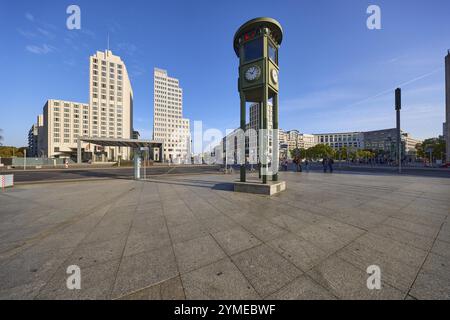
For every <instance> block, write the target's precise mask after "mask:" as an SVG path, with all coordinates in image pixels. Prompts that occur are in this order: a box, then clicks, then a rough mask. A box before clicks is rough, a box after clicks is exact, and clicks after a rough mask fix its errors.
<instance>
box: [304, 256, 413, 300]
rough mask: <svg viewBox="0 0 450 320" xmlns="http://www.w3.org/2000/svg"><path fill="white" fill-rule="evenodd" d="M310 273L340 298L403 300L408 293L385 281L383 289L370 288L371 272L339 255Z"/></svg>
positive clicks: (315, 279) (382, 284)
mask: <svg viewBox="0 0 450 320" xmlns="http://www.w3.org/2000/svg"><path fill="white" fill-rule="evenodd" d="M308 275H309V276H310V277H311V278H312V279H313V280H314V281H316V282H318V283H319V284H320V285H322V287H324V288H325V289H326V290H327V291H330V292H331V293H332V294H333V295H334V296H336V297H338V298H339V299H345V300H372V299H374V300H380V299H381V300H385V299H389V300H390V299H392V300H403V299H404V297H405V296H406V293H402V292H401V291H399V290H397V289H395V288H393V287H391V286H389V285H388V284H386V283H385V282H383V281H382V282H381V290H370V289H368V288H367V279H368V278H369V274H367V273H366V272H364V271H362V270H360V269H359V268H357V267H355V266H354V265H352V264H350V263H348V262H346V261H345V260H343V259H341V258H339V257H337V256H332V257H330V258H328V259H326V260H325V261H324V262H322V263H321V264H320V265H318V266H316V267H314V268H313V269H312V270H311V271H309V272H308Z"/></svg>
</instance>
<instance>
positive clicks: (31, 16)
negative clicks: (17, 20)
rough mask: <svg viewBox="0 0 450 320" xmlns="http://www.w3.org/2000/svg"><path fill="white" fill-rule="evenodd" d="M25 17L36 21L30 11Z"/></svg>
mask: <svg viewBox="0 0 450 320" xmlns="http://www.w3.org/2000/svg"><path fill="white" fill-rule="evenodd" d="M25 18H26V19H27V20H28V21H31V22H34V16H33V15H32V14H31V13H29V12H27V13H25Z"/></svg>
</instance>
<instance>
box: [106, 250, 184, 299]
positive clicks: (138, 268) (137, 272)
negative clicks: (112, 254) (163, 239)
mask: <svg viewBox="0 0 450 320" xmlns="http://www.w3.org/2000/svg"><path fill="white" fill-rule="evenodd" d="M177 275H178V271H177V265H176V261H175V256H174V254H173V251H172V248H171V247H164V248H159V249H156V250H152V251H146V252H143V253H139V254H136V255H133V256H129V257H123V258H122V261H121V263H120V267H119V271H118V273H117V279H116V283H115V285H114V291H113V295H112V297H113V298H117V297H120V296H123V295H125V294H128V293H132V292H135V291H138V290H139V289H142V288H146V287H149V286H151V285H154V284H157V283H159V282H162V281H165V280H168V279H171V278H173V277H175V276H177Z"/></svg>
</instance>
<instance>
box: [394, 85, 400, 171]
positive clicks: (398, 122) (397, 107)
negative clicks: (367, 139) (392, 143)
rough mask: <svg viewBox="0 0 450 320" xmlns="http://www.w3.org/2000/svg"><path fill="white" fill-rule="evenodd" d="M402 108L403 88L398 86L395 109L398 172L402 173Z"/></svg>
mask: <svg viewBox="0 0 450 320" xmlns="http://www.w3.org/2000/svg"><path fill="white" fill-rule="evenodd" d="M401 109H402V90H401V89H400V88H397V89H396V90H395V110H396V113H397V158H398V173H402V134H401V124H400V110H401Z"/></svg>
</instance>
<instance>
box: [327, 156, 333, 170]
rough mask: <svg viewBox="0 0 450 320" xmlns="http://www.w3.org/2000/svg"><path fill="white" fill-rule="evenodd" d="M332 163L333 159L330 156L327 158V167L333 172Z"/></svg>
mask: <svg viewBox="0 0 450 320" xmlns="http://www.w3.org/2000/svg"><path fill="white" fill-rule="evenodd" d="M333 164H334V160H333V158H330V159H329V160H328V167H329V168H330V173H333Z"/></svg>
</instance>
